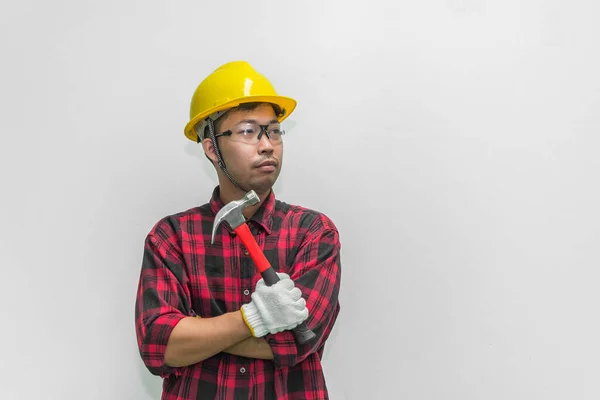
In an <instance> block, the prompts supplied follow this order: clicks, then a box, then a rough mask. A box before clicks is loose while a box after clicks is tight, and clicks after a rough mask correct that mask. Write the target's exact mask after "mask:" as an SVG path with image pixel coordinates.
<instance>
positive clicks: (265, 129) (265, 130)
mask: <svg viewBox="0 0 600 400" xmlns="http://www.w3.org/2000/svg"><path fill="white" fill-rule="evenodd" d="M256 125H258V126H259V127H260V132H259V133H258V136H257V137H256V143H258V142H260V139H262V136H263V133H264V134H265V135H267V138H269V141H272V140H271V134H270V133H269V125H271V124H269V125H260V124H256ZM279 130H280V131H281V133H280V134H279V136H283V135H285V130H284V129H279ZM231 135H233V132H232V131H231V129H230V130H227V131H225V132H221V133H217V134H215V138H218V137H220V136H231ZM281 140H282V141H283V137H282V138H281Z"/></svg>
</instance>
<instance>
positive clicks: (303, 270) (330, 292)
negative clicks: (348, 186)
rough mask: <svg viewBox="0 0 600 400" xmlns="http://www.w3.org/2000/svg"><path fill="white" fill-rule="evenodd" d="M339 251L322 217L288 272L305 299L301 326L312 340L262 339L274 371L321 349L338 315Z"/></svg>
mask: <svg viewBox="0 0 600 400" xmlns="http://www.w3.org/2000/svg"><path fill="white" fill-rule="evenodd" d="M340 247H341V246H340V241H339V234H338V231H337V229H336V228H335V226H334V225H333V223H332V222H331V221H329V220H328V219H327V218H326V217H324V216H321V217H320V218H317V219H316V221H315V222H314V223H313V224H312V226H311V227H310V228H309V234H308V238H307V239H306V240H305V241H304V243H303V244H302V245H301V247H300V249H299V251H298V253H297V255H296V257H295V261H294V264H293V265H292V267H291V268H290V277H291V278H292V280H293V281H294V283H295V284H296V287H298V288H299V289H300V290H301V291H302V293H303V297H304V298H305V299H306V307H307V308H308V311H309V317H308V319H307V320H306V321H305V323H306V325H307V326H308V328H309V329H311V330H312V331H313V332H314V333H315V335H316V337H315V338H314V339H312V340H311V341H309V342H308V343H305V344H303V345H300V344H298V343H296V341H295V338H294V335H293V333H292V332H291V331H284V332H279V333H276V334H268V335H266V336H265V339H266V340H267V342H268V343H269V345H270V346H271V351H272V352H273V362H274V364H275V366H276V367H277V368H281V367H292V366H294V365H296V364H298V363H300V362H302V361H303V360H304V359H306V358H307V357H308V356H309V355H310V354H312V353H315V352H318V351H320V350H322V348H323V346H324V345H325V341H326V340H327V338H328V337H329V334H330V333H331V330H332V329H333V325H334V323H335V321H336V319H337V316H338V314H339V311H340V304H339V301H338V294H339V290H340V280H341V265H340Z"/></svg>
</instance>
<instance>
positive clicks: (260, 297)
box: [241, 272, 308, 337]
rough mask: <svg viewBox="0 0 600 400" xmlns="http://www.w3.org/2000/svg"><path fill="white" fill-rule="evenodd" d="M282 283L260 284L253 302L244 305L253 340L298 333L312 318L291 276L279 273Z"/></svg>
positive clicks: (253, 296) (257, 285) (244, 313)
mask: <svg viewBox="0 0 600 400" xmlns="http://www.w3.org/2000/svg"><path fill="white" fill-rule="evenodd" d="M277 276H279V279H280V281H279V282H277V283H276V284H274V285H272V286H267V285H266V284H265V282H264V280H263V279H261V280H259V281H258V282H257V283H256V289H255V290H254V293H252V301H251V302H250V303H248V304H244V305H242V308H241V311H242V316H243V317H244V322H246V325H248V328H249V329H250V332H251V333H252V336H254V337H262V336H265V335H266V334H267V333H277V332H282V331H287V330H290V329H294V328H295V327H296V326H298V325H300V324H301V323H302V322H303V321H304V320H305V319H307V318H308V309H307V308H306V301H305V300H304V299H303V298H302V292H301V291H300V289H298V288H297V287H296V286H295V285H294V282H293V281H292V280H291V279H290V277H289V275H288V274H284V273H279V272H278V273H277Z"/></svg>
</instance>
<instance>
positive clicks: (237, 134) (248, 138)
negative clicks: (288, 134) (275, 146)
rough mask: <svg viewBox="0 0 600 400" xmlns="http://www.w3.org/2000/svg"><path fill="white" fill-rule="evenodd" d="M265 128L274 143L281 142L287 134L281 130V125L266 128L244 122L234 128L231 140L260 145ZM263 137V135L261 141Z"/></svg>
mask: <svg viewBox="0 0 600 400" xmlns="http://www.w3.org/2000/svg"><path fill="white" fill-rule="evenodd" d="M263 128H266V129H265V130H266V132H268V135H267V136H269V139H271V142H272V143H280V142H281V140H282V138H281V136H283V134H284V133H285V132H284V131H283V130H282V129H281V126H280V125H279V124H271V125H269V126H268V127H266V126H260V125H258V124H256V123H252V122H242V123H240V124H237V125H236V126H234V127H233V129H232V130H231V132H232V133H231V136H230V137H229V138H230V139H231V140H234V141H236V142H243V143H251V144H256V143H258V135H259V134H260V133H261V132H262V131H263ZM264 134H265V132H263V135H264ZM263 135H261V139H262V136H263Z"/></svg>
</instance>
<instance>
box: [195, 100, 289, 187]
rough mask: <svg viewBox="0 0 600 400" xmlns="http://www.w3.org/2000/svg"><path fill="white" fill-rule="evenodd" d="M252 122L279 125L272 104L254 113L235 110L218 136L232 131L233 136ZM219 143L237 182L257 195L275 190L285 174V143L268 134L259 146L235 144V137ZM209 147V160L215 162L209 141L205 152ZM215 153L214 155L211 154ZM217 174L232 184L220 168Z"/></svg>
mask: <svg viewBox="0 0 600 400" xmlns="http://www.w3.org/2000/svg"><path fill="white" fill-rule="evenodd" d="M249 121H255V122H256V123H258V124H259V125H269V124H273V123H277V116H276V115H275V111H274V110H273V107H272V106H270V105H269V104H261V105H259V106H258V107H256V108H255V109H253V110H231V111H230V112H228V113H227V114H226V115H225V116H224V117H223V119H222V120H220V121H219V122H218V123H217V124H216V126H215V130H216V133H217V134H218V133H222V132H225V131H228V130H231V131H232V132H233V134H232V136H233V135H235V134H236V130H237V129H238V128H237V127H239V126H240V124H244V123H246V122H249ZM217 140H218V145H219V148H220V150H221V156H222V157H223V161H225V165H226V166H227V171H228V172H229V174H230V175H231V176H232V178H233V179H234V180H235V181H236V182H238V183H239V184H240V185H241V186H242V187H244V188H246V189H248V190H254V191H256V192H257V193H266V192H268V191H269V190H270V189H271V188H272V187H273V185H274V184H275V181H276V180H277V178H278V176H279V172H280V171H281V164H282V161H283V143H282V142H279V143H272V142H271V140H270V139H269V138H268V137H267V135H266V134H264V133H263V135H262V137H261V138H260V140H259V141H258V143H244V142H243V141H239V140H234V139H233V138H232V137H231V136H221V137H218V138H217ZM206 141H208V143H207V142H206ZM206 146H208V147H209V149H208V150H209V152H208V154H209V157H211V159H213V161H215V160H216V156H215V155H214V149H213V148H212V144H211V143H210V139H205V149H207V147H206ZM211 151H212V152H213V154H211V153H210V152H211ZM217 170H218V171H219V174H220V175H223V177H222V178H220V179H221V181H222V182H224V181H227V182H229V180H228V178H227V177H225V176H224V174H222V171H221V170H220V169H219V168H218V167H217ZM223 178H224V179H223Z"/></svg>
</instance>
